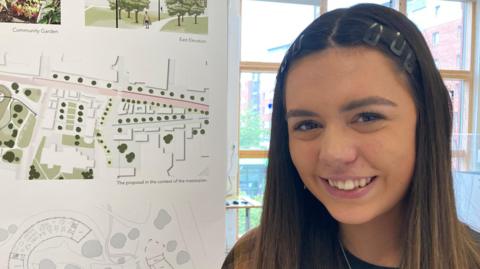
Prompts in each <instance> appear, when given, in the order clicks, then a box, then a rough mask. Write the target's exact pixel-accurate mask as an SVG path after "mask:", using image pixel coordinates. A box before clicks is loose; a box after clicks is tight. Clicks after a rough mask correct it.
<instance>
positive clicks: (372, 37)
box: [363, 22, 383, 46]
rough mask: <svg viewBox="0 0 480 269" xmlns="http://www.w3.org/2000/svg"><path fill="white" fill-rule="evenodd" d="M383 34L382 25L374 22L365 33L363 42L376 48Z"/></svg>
mask: <svg viewBox="0 0 480 269" xmlns="http://www.w3.org/2000/svg"><path fill="white" fill-rule="evenodd" d="M382 33H383V25H381V24H379V23H377V22H374V23H373V24H372V25H371V26H370V27H369V28H368V30H367V32H366V33H365V36H364V37H363V41H364V42H365V43H367V44H370V45H372V46H376V45H377V43H378V41H379V40H380V37H381V36H382Z"/></svg>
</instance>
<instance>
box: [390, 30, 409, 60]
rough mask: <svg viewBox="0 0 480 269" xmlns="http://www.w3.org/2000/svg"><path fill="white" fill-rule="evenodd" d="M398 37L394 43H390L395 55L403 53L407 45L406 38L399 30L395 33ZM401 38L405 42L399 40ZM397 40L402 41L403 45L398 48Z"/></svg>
mask: <svg viewBox="0 0 480 269" xmlns="http://www.w3.org/2000/svg"><path fill="white" fill-rule="evenodd" d="M395 36H396V38H395V39H394V40H393V41H392V43H391V44H390V50H391V51H392V52H393V53H395V55H397V56H400V55H402V53H403V50H404V49H405V47H406V46H407V42H406V41H405V39H404V38H403V37H402V36H401V35H400V33H399V32H397V33H396V34H395ZM399 40H401V41H403V42H398V41H399ZM397 42H398V43H402V45H401V47H400V48H397Z"/></svg>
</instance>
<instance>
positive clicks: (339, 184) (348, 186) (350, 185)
mask: <svg viewBox="0 0 480 269" xmlns="http://www.w3.org/2000/svg"><path fill="white" fill-rule="evenodd" d="M372 179H373V177H366V178H361V179H348V180H331V179H328V180H327V181H328V184H329V185H330V186H332V187H334V188H336V189H339V190H344V191H351V190H354V189H357V188H363V187H365V186H367V185H368V184H369V183H370V182H371V181H372Z"/></svg>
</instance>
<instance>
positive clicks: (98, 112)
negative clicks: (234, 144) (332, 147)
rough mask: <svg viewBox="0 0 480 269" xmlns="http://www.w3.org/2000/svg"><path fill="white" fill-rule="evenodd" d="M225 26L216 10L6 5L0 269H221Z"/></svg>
mask: <svg viewBox="0 0 480 269" xmlns="http://www.w3.org/2000/svg"><path fill="white" fill-rule="evenodd" d="M3 2H4V1H0V6H2V4H3ZM181 2H182V3H183V4H182V3H181ZM182 5H183V6H182ZM116 10H117V12H116ZM159 15H160V16H159ZM226 25H227V1H220V0H208V2H207V1H206V0H191V1H176V0H131V1H124V0H79V1H70V0H47V1H36V0H35V1H34V0H31V1H29V0H27V1H20V0H7V1H5V4H4V5H3V7H0V37H1V38H0V39H1V41H0V142H1V144H0V174H1V175H2V176H1V178H2V185H1V188H0V197H2V203H0V212H2V217H1V220H0V268H7V269H19V268H25V269H26V268H38V269H53V268H62V269H63V268H65V269H80V268H81V269H83V268H89V269H100V268H102V269H104V268H110V269H131V268H132V269H133V268H135V269H156V268H175V269H177V268H180V269H181V268H197V269H202V268H218V267H219V265H220V262H221V259H222V257H223V255H222V254H223V252H224V231H225V229H224V207H223V200H224V190H225V184H224V182H225V173H226V168H225V167H226V161H225V159H226V158H225V156H226V149H225V148H226V138H225V132H226V128H225V124H226V119H225V114H226V113H224V112H222V111H225V110H226V105H225V104H226V96H227V93H226V87H227V86H226V85H227V71H226V69H227V57H226V55H227V48H226V46H227V38H226V36H227V33H226V32H227V31H226Z"/></svg>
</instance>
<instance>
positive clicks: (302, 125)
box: [294, 121, 321, 132]
mask: <svg viewBox="0 0 480 269" xmlns="http://www.w3.org/2000/svg"><path fill="white" fill-rule="evenodd" d="M319 127H321V126H320V124H318V123H317V122H315V121H302V122H299V123H297V124H296V125H295V126H294V130H295V131H301V132H305V131H309V130H313V129H316V128H319Z"/></svg>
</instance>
